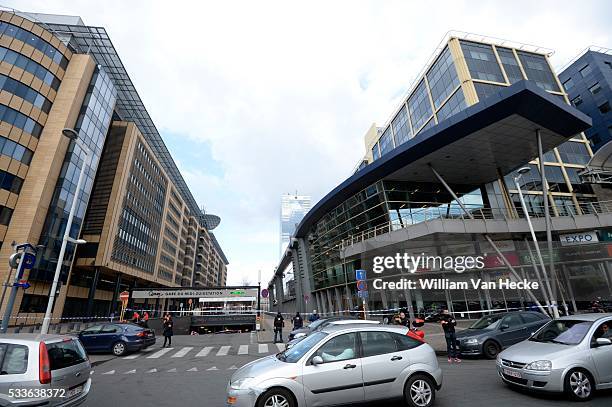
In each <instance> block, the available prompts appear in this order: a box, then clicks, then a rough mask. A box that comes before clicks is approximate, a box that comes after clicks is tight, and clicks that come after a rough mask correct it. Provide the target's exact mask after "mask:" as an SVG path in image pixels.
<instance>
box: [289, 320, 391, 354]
mask: <svg viewBox="0 0 612 407" xmlns="http://www.w3.org/2000/svg"><path fill="white" fill-rule="evenodd" d="M315 322H318V321H315ZM379 323H380V322H379V321H376V320H373V319H352V318H330V319H329V320H326V321H325V322H324V323H321V324H318V325H317V326H315V327H314V328H313V329H312V330H311V331H309V332H308V333H307V334H304V335H299V336H294V338H293V339H291V340H290V341H288V342H287V344H286V345H285V349H289V348H291V347H292V346H293V345H295V344H296V343H298V342H299V341H301V340H302V339H304V338H305V337H307V336H308V335H310V334H311V333H312V332H316V331H319V330H321V329H323V328H325V327H326V326H330V325H343V324H366V325H367V324H370V325H376V324H379Z"/></svg>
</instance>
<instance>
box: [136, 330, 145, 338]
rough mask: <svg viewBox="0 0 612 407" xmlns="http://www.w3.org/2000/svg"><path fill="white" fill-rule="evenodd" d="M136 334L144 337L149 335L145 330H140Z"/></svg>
mask: <svg viewBox="0 0 612 407" xmlns="http://www.w3.org/2000/svg"><path fill="white" fill-rule="evenodd" d="M136 336H138V337H140V338H142V337H144V336H147V333H146V332H145V331H140V332H138V333H137V334H136Z"/></svg>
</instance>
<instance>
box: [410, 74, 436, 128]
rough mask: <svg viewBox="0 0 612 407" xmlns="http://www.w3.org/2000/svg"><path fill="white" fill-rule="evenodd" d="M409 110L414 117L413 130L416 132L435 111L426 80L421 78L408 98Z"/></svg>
mask: <svg viewBox="0 0 612 407" xmlns="http://www.w3.org/2000/svg"><path fill="white" fill-rule="evenodd" d="M408 111H409V113H410V118H411V119H412V130H413V131H414V132H415V133H416V132H417V131H418V130H419V129H420V128H421V126H422V125H423V123H425V122H427V120H429V118H430V117H431V116H432V114H433V111H432V109H431V103H430V102H429V96H428V95H427V88H426V87H425V81H424V80H421V82H420V83H419V85H418V86H417V87H416V89H415V90H414V93H413V94H412V95H411V96H410V98H408Z"/></svg>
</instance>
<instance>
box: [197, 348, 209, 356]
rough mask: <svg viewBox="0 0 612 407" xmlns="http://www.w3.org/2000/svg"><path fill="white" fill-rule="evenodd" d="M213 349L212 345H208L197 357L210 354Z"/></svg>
mask: <svg viewBox="0 0 612 407" xmlns="http://www.w3.org/2000/svg"><path fill="white" fill-rule="evenodd" d="M211 350H212V346H207V347H205V348H204V349H202V350H201V351H199V352H198V353H197V354H196V358H199V357H203V356H208V354H209V353H210V351H211Z"/></svg>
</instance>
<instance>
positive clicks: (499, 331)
mask: <svg viewBox="0 0 612 407" xmlns="http://www.w3.org/2000/svg"><path fill="white" fill-rule="evenodd" d="M548 321H550V318H548V316H546V315H544V314H541V313H539V312H533V311H516V312H502V313H500V314H493V315H487V316H484V317H482V318H480V319H479V320H478V321H476V322H474V323H473V324H472V325H471V326H470V327H469V328H468V329H465V330H462V331H458V332H457V342H458V347H459V351H460V352H461V354H462V355H477V356H478V355H482V356H484V357H486V358H488V359H495V358H496V357H497V354H498V353H499V352H500V351H501V350H502V349H504V348H507V347H508V346H511V345H514V344H515V343H518V342H520V341H523V340H525V339H527V338H529V337H530V336H531V334H533V333H534V332H535V331H537V330H538V329H540V327H541V326H542V325H544V324H546V323H547V322H548Z"/></svg>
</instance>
